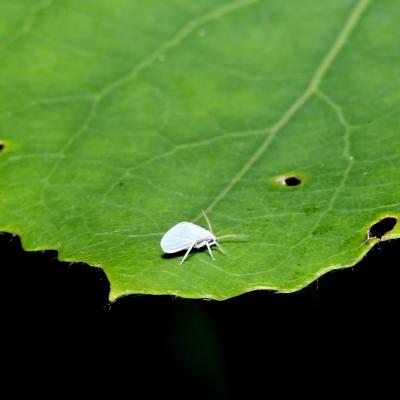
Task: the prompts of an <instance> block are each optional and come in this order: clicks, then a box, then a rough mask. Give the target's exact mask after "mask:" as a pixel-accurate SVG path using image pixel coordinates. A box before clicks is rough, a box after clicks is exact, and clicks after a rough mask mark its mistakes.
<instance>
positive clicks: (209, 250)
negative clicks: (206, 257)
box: [206, 242, 215, 260]
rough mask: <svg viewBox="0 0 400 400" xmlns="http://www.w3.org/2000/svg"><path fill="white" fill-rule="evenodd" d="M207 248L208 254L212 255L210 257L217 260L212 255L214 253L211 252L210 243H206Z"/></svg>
mask: <svg viewBox="0 0 400 400" xmlns="http://www.w3.org/2000/svg"><path fill="white" fill-rule="evenodd" d="M206 246H207V250H208V253H209V254H210V257H211V258H212V259H213V260H215V258H214V256H213V254H212V251H211V247H210V245H209V244H208V242H207V243H206Z"/></svg>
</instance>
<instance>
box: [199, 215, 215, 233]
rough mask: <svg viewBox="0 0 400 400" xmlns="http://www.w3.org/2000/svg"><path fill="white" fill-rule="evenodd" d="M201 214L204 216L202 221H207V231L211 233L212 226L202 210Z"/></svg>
mask: <svg viewBox="0 0 400 400" xmlns="http://www.w3.org/2000/svg"><path fill="white" fill-rule="evenodd" d="M201 212H202V213H203V215H204V219H205V220H206V221H207V225H208V229H209V231H210V232H211V233H212V231H213V230H212V226H211V223H210V220H209V219H208V217H207V214H206V213H205V211H204V210H201Z"/></svg>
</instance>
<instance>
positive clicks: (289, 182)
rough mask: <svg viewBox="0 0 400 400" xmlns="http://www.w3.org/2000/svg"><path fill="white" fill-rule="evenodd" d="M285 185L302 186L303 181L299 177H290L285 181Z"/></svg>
mask: <svg viewBox="0 0 400 400" xmlns="http://www.w3.org/2000/svg"><path fill="white" fill-rule="evenodd" d="M284 183H285V185H286V186H297V185H300V183H301V179H300V178H298V177H297V176H289V177H288V178H285V179H284Z"/></svg>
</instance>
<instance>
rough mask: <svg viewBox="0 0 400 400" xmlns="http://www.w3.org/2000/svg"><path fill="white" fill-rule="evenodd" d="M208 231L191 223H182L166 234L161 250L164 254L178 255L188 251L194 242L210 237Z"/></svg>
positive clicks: (162, 240)
mask: <svg viewBox="0 0 400 400" xmlns="http://www.w3.org/2000/svg"><path fill="white" fill-rule="evenodd" d="M210 235H211V233H210V232H209V231H208V230H207V229H204V228H202V227H201V226H198V225H196V224H192V223H191V222H180V223H179V224H176V225H175V226H173V227H172V228H171V229H170V230H169V231H167V232H166V233H165V235H164V236H163V238H162V239H161V248H162V250H163V251H164V253H176V252H178V251H181V250H185V249H188V248H189V247H190V246H191V245H192V244H193V242H197V241H199V240H202V239H205V238H208V237H210Z"/></svg>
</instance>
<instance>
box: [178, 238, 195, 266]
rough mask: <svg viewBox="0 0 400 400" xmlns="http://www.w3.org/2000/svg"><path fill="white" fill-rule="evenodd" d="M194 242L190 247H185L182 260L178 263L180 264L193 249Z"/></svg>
mask: <svg viewBox="0 0 400 400" xmlns="http://www.w3.org/2000/svg"><path fill="white" fill-rule="evenodd" d="M195 244H196V242H193V243H192V244H191V245H190V247H189V248H188V249H187V251H186V253H185V255H184V256H183V258H182V261H181V262H180V263H179V265H182V264H183V263H184V261H185V260H186V258H187V256H188V255H189V253H190V251H191V250H192V249H193V246H194V245H195Z"/></svg>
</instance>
